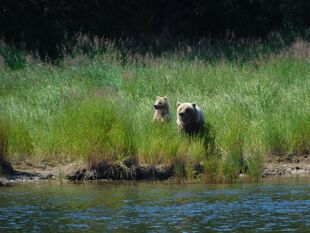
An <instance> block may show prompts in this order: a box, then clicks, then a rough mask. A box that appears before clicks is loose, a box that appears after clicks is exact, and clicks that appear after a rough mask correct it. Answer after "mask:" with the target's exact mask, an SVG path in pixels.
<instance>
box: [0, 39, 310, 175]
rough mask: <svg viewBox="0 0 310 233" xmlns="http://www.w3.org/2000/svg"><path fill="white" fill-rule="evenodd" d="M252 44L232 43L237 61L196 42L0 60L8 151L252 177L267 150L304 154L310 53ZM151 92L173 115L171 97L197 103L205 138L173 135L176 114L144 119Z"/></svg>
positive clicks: (308, 134) (308, 137) (309, 126)
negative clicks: (155, 49) (162, 48)
mask: <svg viewBox="0 0 310 233" xmlns="http://www.w3.org/2000/svg"><path fill="white" fill-rule="evenodd" d="M298 43H302V42H300V41H299V42H298ZM303 43H305V44H307V43H306V42H303ZM260 46H261V45H260V44H259V43H258V44H255V45H253V46H252V47H249V48H248V49H245V48H243V47H242V46H241V47H242V52H241V53H242V54H243V55H242V56H241V57H243V58H245V57H247V56H248V57H249V59H242V60H240V61H236V59H230V58H231V56H237V55H236V54H238V51H234V50H232V49H231V48H230V50H229V51H230V52H229V53H230V54H232V55H231V56H228V58H227V57H225V56H223V57H221V58H219V59H215V60H212V61H210V60H209V59H205V58H204V57H203V56H198V55H202V54H203V51H202V50H201V49H200V50H199V49H198V52H196V54H198V55H197V56H192V54H193V49H192V50H190V54H189V55H188V57H187V56H186V53H182V52H180V51H175V52H172V53H169V54H163V55H161V56H153V55H152V54H145V55H134V54H132V53H128V54H124V53H120V52H119V51H118V50H117V49H116V48H114V47H113V46H110V47H108V48H107V49H105V50H104V51H103V50H102V51H103V52H102V51H101V53H98V54H96V53H95V54H94V55H92V56H91V57H88V56H84V55H81V54H76V55H75V57H73V58H72V57H70V56H68V57H66V58H65V59H64V61H63V62H62V64H60V65H58V66H54V65H51V64H47V63H40V62H38V63H29V64H26V65H25V67H24V68H22V69H19V70H16V69H13V70H12V69H8V68H7V67H6V66H0V79H1V80H0V81H1V82H0V96H1V98H0V107H1V111H2V113H5V115H6V116H7V119H8V122H9V126H10V127H9V128H10V129H9V130H8V132H9V133H8V135H9V136H8V145H7V150H8V153H7V156H8V158H9V159H11V160H13V161H14V160H23V159H24V160H48V161H62V162H64V161H75V160H82V161H93V160H95V161H96V160H106V161H110V162H112V163H113V162H121V163H123V162H126V161H134V162H135V163H149V164H177V165H178V166H177V167H179V168H180V169H177V170H179V171H180V172H179V173H180V174H183V175H186V174H184V173H186V172H184V171H183V170H184V169H183V168H184V167H185V169H186V170H187V171H190V170H191V168H192V166H193V165H194V164H199V163H200V164H203V166H204V172H205V175H206V177H208V179H215V177H224V178H225V177H226V178H227V179H234V178H236V177H237V176H238V175H239V173H240V172H246V173H248V174H249V175H251V176H253V177H260V176H261V172H262V166H263V164H264V159H265V157H266V156H268V154H273V153H275V154H279V155H281V154H283V153H292V152H300V153H304V152H305V151H308V150H309V145H310V108H309V107H310V106H309V105H310V66H309V57H308V56H304V55H303V56H298V54H297V55H296V53H290V52H287V53H280V52H279V53H278V54H272V53H268V55H266V54H264V53H263V51H265V50H266V49H265V47H264V48H263V47H260ZM305 46H306V48H308V47H307V45H305ZM241 47H240V46H239V47H238V46H235V49H236V50H238V48H239V50H241ZM253 48H255V49H253ZM210 49H211V50H212V48H210ZM210 49H209V50H210ZM252 50H253V53H254V54H252V52H251V51H252ZM287 51H289V49H287ZM239 54H240V51H239ZM303 54H305V52H304V51H303ZM124 57H126V61H124V59H125V58H124ZM157 95H166V96H168V100H169V103H170V106H171V111H172V114H173V119H175V109H176V108H175V107H174V106H175V103H176V102H177V101H181V102H182V101H186V102H194V101H195V102H197V104H198V105H199V106H200V107H201V108H202V109H203V111H204V114H205V117H206V120H207V122H208V124H209V125H210V126H211V127H212V137H209V136H208V135H205V138H202V139H201V138H194V139H193V138H188V137H185V136H184V135H179V134H178V133H177V130H176V124H175V120H173V121H172V122H171V123H169V124H166V125H154V124H152V122H151V119H152V114H153V108H152V104H153V102H154V100H155V97H156V96H157ZM206 138H207V139H206ZM211 138H212V141H213V145H212V146H211V147H212V148H213V149H212V150H210V147H208V146H206V143H209V142H210V140H211Z"/></svg>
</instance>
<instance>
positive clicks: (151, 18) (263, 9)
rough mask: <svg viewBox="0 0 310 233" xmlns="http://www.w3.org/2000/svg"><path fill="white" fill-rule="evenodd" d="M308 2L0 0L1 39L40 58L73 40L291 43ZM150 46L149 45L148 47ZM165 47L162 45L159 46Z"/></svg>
mask: <svg viewBox="0 0 310 233" xmlns="http://www.w3.org/2000/svg"><path fill="white" fill-rule="evenodd" d="M309 12H310V1H308V0H281V1H278V0H244V1H240V0H216V1H215V0H204V1H201V0H192V1H185V0H170V1H166V0H130V1H128V0H104V1H98V0H87V1H71V0H1V4H0V28H1V31H0V37H1V38H3V39H4V40H5V41H6V43H7V44H10V45H14V46H17V47H19V48H23V49H28V50H31V51H34V52H36V51H39V55H40V56H41V57H44V58H45V57H46V56H49V57H51V58H57V57H61V56H62V55H63V48H66V49H67V50H68V49H69V50H70V49H72V48H73V46H74V44H75V42H76V38H77V35H78V34H79V33H80V32H82V33H83V34H87V35H89V36H91V37H93V36H99V37H103V36H104V37H107V38H109V39H115V38H116V39H118V38H121V39H124V38H134V39H135V41H137V43H138V44H152V46H153V47H154V48H155V49H162V48H163V46H162V45H163V43H162V42H161V46H160V47H159V48H158V44H157V43H156V40H154V39H153V38H157V39H158V38H159V39H163V38H164V39H169V40H172V39H173V40H174V41H176V39H177V38H183V39H184V38H186V39H189V40H191V39H197V38H201V37H209V36H211V37H212V38H214V37H215V38H225V36H227V35H228V36H231V37H237V38H248V37H252V38H253V37H255V38H257V37H263V38H264V37H266V36H267V35H268V34H269V33H270V32H272V31H282V32H283V33H284V34H285V38H288V39H291V38H293V37H294V36H295V33H296V32H300V33H303V32H304V30H305V29H307V28H308V27H309V26H310V15H309ZM153 42H154V43H153ZM164 47H165V46H164Z"/></svg>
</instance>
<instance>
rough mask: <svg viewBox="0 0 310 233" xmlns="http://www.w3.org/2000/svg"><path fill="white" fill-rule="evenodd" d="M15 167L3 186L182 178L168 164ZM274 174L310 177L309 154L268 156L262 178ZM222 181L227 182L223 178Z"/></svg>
mask: <svg viewBox="0 0 310 233" xmlns="http://www.w3.org/2000/svg"><path fill="white" fill-rule="evenodd" d="M13 167H14V173H13V174H11V175H8V176H6V177H2V178H1V179H0V185H1V186H7V185H11V184H16V183H17V184H18V183H28V182H42V181H71V182H72V181H73V182H76V181H83V182H87V181H100V180H135V181H139V180H169V181H171V182H174V181H175V179H176V178H178V177H175V174H176V171H175V167H173V166H167V165H156V166H151V165H147V164H142V165H132V166H130V167H126V168H124V167H120V166H117V165H107V164H102V165H99V166H97V167H93V168H89V167H87V166H85V165H83V164H81V163H79V164H78V163H69V164H66V165H63V164H53V165H52V164H48V163H39V164H33V163H25V162H22V163H15V164H13ZM193 171H194V173H195V177H192V178H191V179H187V182H206V180H205V179H202V177H203V175H204V174H203V173H202V172H203V171H202V167H201V166H199V165H196V166H195V167H194V168H193ZM246 176H247V175H246V174H242V173H240V174H239V178H238V177H236V178H235V180H234V181H237V180H239V181H240V180H242V179H244V178H246ZM272 176H283V177H286V176H288V177H289V176H310V156H309V154H303V155H301V154H300V155H296V154H295V155H292V154H288V155H281V156H276V155H270V156H268V159H267V161H266V162H265V164H264V167H263V171H262V178H265V177H272ZM184 180H186V178H184ZM246 180H247V181H248V180H249V179H246ZM221 182H225V181H224V180H222V181H221ZM227 182H228V181H227ZM230 182H232V181H230Z"/></svg>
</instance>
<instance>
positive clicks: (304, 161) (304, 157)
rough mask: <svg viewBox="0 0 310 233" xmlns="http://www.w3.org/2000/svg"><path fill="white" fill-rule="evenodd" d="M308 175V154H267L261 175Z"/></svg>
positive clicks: (309, 158)
mask: <svg viewBox="0 0 310 233" xmlns="http://www.w3.org/2000/svg"><path fill="white" fill-rule="evenodd" d="M271 175H288V176H289V175H310V154H309V153H308V152H307V153H304V154H295V153H292V154H283V155H268V157H267V159H266V163H265V165H264V171H263V176H271Z"/></svg>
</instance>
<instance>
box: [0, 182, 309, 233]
mask: <svg viewBox="0 0 310 233" xmlns="http://www.w3.org/2000/svg"><path fill="white" fill-rule="evenodd" d="M279 231H282V232H310V178H290V179H288V178H281V179H274V178H273V179H267V180H264V181H262V182H260V183H249V184H246V183H241V184H214V185H212V184H168V183H143V182H137V183H130V182H126V183H123V184H115V183H101V184H100V183H96V184H52V183H43V184H22V185H15V186H12V187H0V232H1V233H2V232H53V233H55V232H279Z"/></svg>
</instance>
